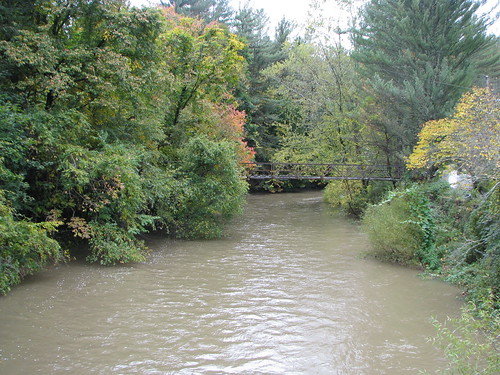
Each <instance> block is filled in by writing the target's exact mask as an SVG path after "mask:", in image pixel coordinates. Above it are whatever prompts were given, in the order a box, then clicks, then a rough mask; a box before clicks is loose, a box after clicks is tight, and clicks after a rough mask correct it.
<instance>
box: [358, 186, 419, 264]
mask: <svg viewBox="0 0 500 375" xmlns="http://www.w3.org/2000/svg"><path fill="white" fill-rule="evenodd" d="M406 198H407V197H406V196H405V195H399V196H394V197H392V198H391V199H390V200H388V201H385V202H383V203H381V204H378V205H374V206H370V207H368V208H367V210H366V211H365V214H364V217H363V226H364V228H365V230H366V232H367V233H368V236H369V237H370V241H371V243H372V246H373V255H375V256H376V257H377V258H380V259H383V260H386V261H390V262H395V263H401V264H417V263H418V253H419V250H420V248H421V244H422V241H423V237H424V234H423V232H422V230H421V228H420V226H419V225H418V224H417V223H416V221H415V220H412V219H414V218H413V217H412V216H413V215H412V210H411V203H410V202H409V201H408V200H407V199H406Z"/></svg>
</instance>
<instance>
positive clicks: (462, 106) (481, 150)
mask: <svg viewBox="0 0 500 375" xmlns="http://www.w3.org/2000/svg"><path fill="white" fill-rule="evenodd" d="M499 100H500V99H498V97H497V96H496V95H494V94H493V93H492V92H491V91H490V90H489V89H480V88H475V89H474V90H472V91H471V92H468V93H466V94H464V95H463V96H462V98H461V100H460V102H459V103H458V105H457V107H456V109H455V112H454V114H453V115H452V116H450V117H447V118H444V119H440V120H433V121H428V122H426V123H425V124H424V125H423V127H422V130H421V131H420V134H419V141H418V144H417V145H416V146H415V148H414V150H413V153H412V154H411V155H410V157H409V158H408V163H407V167H408V169H417V168H429V167H433V166H435V167H444V166H447V165H453V166H454V167H455V168H458V169H461V170H463V171H464V172H467V173H469V174H471V175H472V176H474V177H476V178H493V179H496V178H498V174H499V168H500V159H499V149H500V108H499Z"/></svg>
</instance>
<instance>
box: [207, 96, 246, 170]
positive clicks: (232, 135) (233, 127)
mask: <svg viewBox="0 0 500 375" xmlns="http://www.w3.org/2000/svg"><path fill="white" fill-rule="evenodd" d="M216 110H217V112H218V113H219V116H220V120H219V121H218V131H220V134H221V135H222V136H223V137H224V138H225V139H230V140H232V141H234V142H236V144H237V150H236V153H237V156H238V159H239V160H238V161H239V162H240V163H250V162H252V161H253V158H254V156H255V151H254V149H253V148H252V147H248V145H247V142H246V141H245V140H244V137H243V135H244V125H245V122H246V113H245V111H238V110H237V109H236V108H235V107H234V105H232V104H226V105H223V104H219V105H217V106H216Z"/></svg>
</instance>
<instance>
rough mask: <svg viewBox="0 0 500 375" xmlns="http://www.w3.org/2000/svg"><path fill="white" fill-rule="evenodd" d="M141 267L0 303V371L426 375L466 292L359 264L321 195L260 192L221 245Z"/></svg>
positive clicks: (41, 282) (77, 278)
mask: <svg viewBox="0 0 500 375" xmlns="http://www.w3.org/2000/svg"><path fill="white" fill-rule="evenodd" d="M149 246H150V248H151V253H150V255H149V256H148V260H147V261H146V262H145V263H141V264H135V265H131V266H119V267H100V266H97V265H88V264H84V263H81V262H71V263H69V264H66V265H60V266H57V267H55V268H51V269H50V270H47V271H45V272H41V273H39V274H38V275H36V276H34V277H31V278H29V279H28V280H27V281H26V282H24V283H23V284H22V285H20V286H17V287H15V288H14V290H13V291H12V292H11V293H10V294H9V295H8V296H6V297H1V298H0V374H2V375H11V374H37V373H39V374H352V375H358V374H367V375H371V374H418V372H419V370H427V371H431V372H432V371H434V370H435V369H437V368H440V367H442V366H443V365H444V364H445V361H444V359H443V356H442V354H441V353H440V352H439V351H437V350H436V349H435V348H434V347H433V346H432V345H431V344H430V343H429V342H428V338H429V337H431V336H433V335H434V334H435V330H434V328H433V327H432V324H431V323H430V317H431V316H434V317H436V318H438V319H441V320H443V319H444V318H445V317H446V316H448V315H457V311H458V309H459V307H460V305H461V302H460V300H459V298H458V295H459V291H458V290H457V289H456V288H454V287H452V286H450V285H447V284H445V283H442V282H439V281H434V280H423V279H422V278H420V277H419V276H418V272H417V271H414V270H409V269H406V268H403V267H397V266H391V265H387V264H383V263H380V262H377V261H374V260H370V259H366V258H363V257H361V256H360V255H361V254H363V253H364V252H365V251H366V250H367V249H368V247H369V244H368V240H367V238H366V236H365V235H364V234H363V233H362V232H361V230H360V228H359V226H357V225H355V224H354V223H352V222H350V221H348V220H346V219H343V218H339V217H335V216H332V215H331V214H330V213H329V212H328V208H327V207H326V206H325V204H324V203H323V202H322V199H321V194H320V193H319V192H307V193H297V194H279V195H252V196H250V197H249V198H248V204H247V207H246V211H245V214H244V215H243V216H241V217H240V218H238V219H236V220H235V221H234V223H232V224H231V226H230V227H229V228H228V237H227V238H224V239H222V240H216V241H174V240H168V239H161V238H151V239H150V240H149Z"/></svg>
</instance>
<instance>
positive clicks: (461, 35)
mask: <svg viewBox="0 0 500 375" xmlns="http://www.w3.org/2000/svg"><path fill="white" fill-rule="evenodd" d="M479 6H480V3H479V2H477V1H474V0H454V1H444V0H371V1H370V2H369V3H368V4H367V5H366V6H365V8H364V9H363V10H362V12H361V15H362V17H361V24H360V27H359V29H358V30H356V32H355V34H354V45H355V52H354V54H353V56H354V58H355V59H357V61H358V62H360V63H361V64H360V71H361V73H362V74H363V76H364V77H365V83H366V86H367V87H368V88H369V89H370V90H372V92H373V94H374V95H375V97H376V99H377V105H378V108H381V109H382V111H381V112H382V116H381V117H380V119H381V121H379V126H382V127H384V129H383V130H384V132H386V134H387V135H388V136H390V137H393V138H394V140H395V141H396V143H395V144H394V145H393V147H395V150H393V151H396V152H398V153H400V152H403V153H406V152H407V151H409V150H410V148H411V146H413V144H414V142H415V140H416V135H417V133H418V131H419V129H420V125H421V124H423V123H424V122H426V121H429V120H434V119H439V118H443V117H445V116H446V115H448V114H449V113H450V112H451V111H452V110H453V108H454V106H455V104H456V102H457V101H458V99H459V98H460V96H461V95H462V94H463V93H464V92H465V91H467V90H468V89H469V87H470V86H471V85H472V83H473V81H474V79H475V78H476V76H477V68H478V66H479V59H478V56H479V55H480V54H481V52H482V51H484V50H485V49H486V48H488V47H490V46H491V44H492V43H493V37H492V36H487V33H486V31H487V26H488V20H487V19H486V17H484V16H479V15H477V10H478V7H479ZM496 56H497V59H498V53H496ZM490 58H491V56H490ZM493 60H494V59H493ZM493 60H492V61H493Z"/></svg>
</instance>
